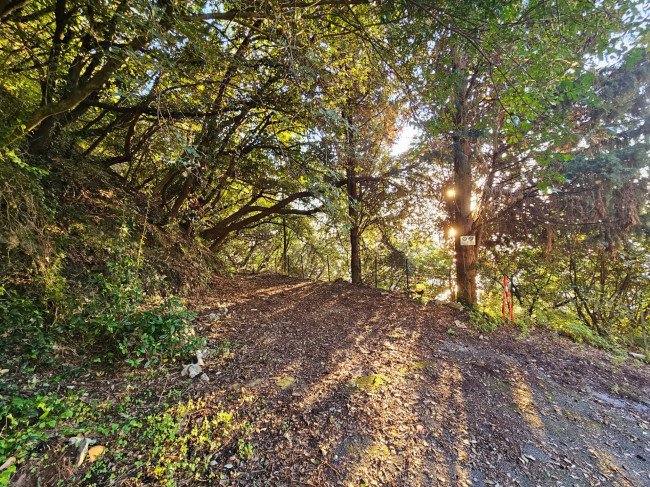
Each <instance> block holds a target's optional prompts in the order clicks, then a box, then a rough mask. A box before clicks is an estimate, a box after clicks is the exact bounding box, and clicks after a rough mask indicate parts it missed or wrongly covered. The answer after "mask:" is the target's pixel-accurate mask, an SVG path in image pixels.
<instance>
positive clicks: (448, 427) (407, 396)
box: [193, 276, 650, 486]
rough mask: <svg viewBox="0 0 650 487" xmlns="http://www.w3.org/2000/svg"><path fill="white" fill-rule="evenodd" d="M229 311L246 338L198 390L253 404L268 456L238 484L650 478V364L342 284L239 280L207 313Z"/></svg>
mask: <svg viewBox="0 0 650 487" xmlns="http://www.w3.org/2000/svg"><path fill="white" fill-rule="evenodd" d="M217 305H221V306H227V307H228V309H229V311H232V316H231V317H230V318H228V319H226V320H224V321H221V322H218V323H216V324H214V325H209V326H208V327H207V328H206V332H207V333H208V335H209V336H210V338H211V340H214V342H213V343H218V342H221V341H223V340H228V341H230V342H235V343H236V344H237V345H238V346H237V349H236V352H235V354H234V357H233V358H232V359H230V360H227V361H225V362H224V363H220V364H218V365H215V367H214V368H213V369H210V368H209V367H208V374H209V375H210V376H211V377H215V380H214V381H213V382H211V383H210V384H209V385H208V386H205V385H202V384H201V385H197V386H196V389H195V390H194V391H193V393H194V394H203V393H204V390H205V389H207V388H209V389H212V390H215V389H216V390H217V391H218V392H220V393H222V394H224V395H225V396H226V397H227V396H228V395H229V394H230V396H231V400H233V401H237V399H238V395H239V396H241V395H242V394H243V395H246V396H247V397H248V400H249V401H250V403H251V404H257V405H258V406H257V408H256V409H255V410H251V411H248V414H249V415H250V420H251V422H252V423H254V424H255V425H256V428H257V430H259V432H258V433H256V434H254V435H253V439H252V442H253V445H254V447H255V450H256V451H259V452H263V455H264V456H265V457H266V458H267V461H266V462H265V463H264V465H263V466H262V465H260V464H259V463H255V462H247V463H242V465H240V466H238V468H237V472H236V473H235V474H234V475H233V480H235V482H234V483H235V484H236V485H304V484H307V485H363V484H369V485H396V486H406V485H413V486H415V485H418V486H429V485H441V486H446V485H497V484H498V485H522V486H529V485H530V486H534V485H621V486H630V485H638V486H642V485H649V484H650V463H649V462H648V460H650V442H649V441H648V440H649V436H648V434H649V433H648V432H649V430H650V394H649V392H650V368H649V367H647V366H645V365H640V364H638V363H637V364H636V365H634V364H630V361H629V360H628V361H626V362H625V364H621V365H617V364H616V363H615V362H614V360H613V358H612V357H611V356H610V355H608V354H606V353H604V352H601V351H599V350H595V349H592V348H588V347H585V346H580V345H576V344H573V343H571V342H569V341H568V340H566V339H564V338H557V337H554V336H552V335H551V334H550V333H548V332H547V331H543V330H542V331H533V332H532V333H530V334H529V335H528V336H526V337H524V338H520V339H519V340H516V339H515V337H516V336H517V335H519V331H518V330H516V329H513V328H505V327H504V328H501V329H500V330H499V331H497V332H496V333H492V334H489V335H482V336H481V335H479V333H478V332H477V331H475V330H474V329H472V328H471V326H470V325H468V324H466V328H462V327H459V326H457V325H456V324H455V321H456V320H461V321H463V322H465V323H467V318H468V317H467V315H466V314H464V313H460V312H457V311H455V310H452V309H450V308H448V307H445V306H420V305H418V304H416V303H415V302H413V301H412V300H410V299H408V298H406V297H405V296H403V295H402V294H399V293H387V292H382V291H378V290H374V289H369V288H366V287H357V286H352V285H350V284H346V283H335V284H328V283H322V282H305V281H301V280H297V279H291V278H286V277H278V276H252V277H247V278H239V279H236V280H234V281H231V282H224V286H223V287H222V289H221V290H220V291H218V292H216V293H215V294H214V295H213V296H211V297H210V298H208V299H207V302H206V303H205V306H204V310H203V314H204V315H205V314H207V313H209V312H210V311H211V308H215V307H216V306H217ZM450 328H453V329H454V331H455V332H456V335H452V334H450V333H448V332H447V331H448V330H449V329H450ZM217 373H219V375H217V376H215V374H217ZM372 374H382V377H383V376H386V378H384V380H382V381H379V382H382V383H379V384H378V385H376V386H375V385H374V384H373V387H370V388H366V389H367V390H364V389H358V390H357V391H355V390H353V389H351V388H350V387H347V385H349V382H350V381H352V380H354V379H358V378H362V377H366V376H369V375H372ZM285 376H288V377H292V378H294V379H295V380H296V386H295V387H294V388H292V389H282V388H280V387H278V386H277V385H276V380H277V379H278V378H282V377H285ZM375 384H377V381H376V382H375ZM240 386H242V387H243V389H242V388H240ZM233 390H234V391H237V392H236V393H234V394H233V393H232V391H233ZM250 396H253V397H252V398H251V397H250ZM283 425H284V428H283ZM223 460H224V461H226V460H227V459H226V458H224V459H223Z"/></svg>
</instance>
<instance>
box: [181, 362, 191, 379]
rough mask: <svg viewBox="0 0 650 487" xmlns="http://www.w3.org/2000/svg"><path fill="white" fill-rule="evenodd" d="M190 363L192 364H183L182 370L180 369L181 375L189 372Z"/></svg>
mask: <svg viewBox="0 0 650 487" xmlns="http://www.w3.org/2000/svg"><path fill="white" fill-rule="evenodd" d="M190 365H192V364H187V365H184V366H183V370H182V371H181V375H182V376H183V377H185V376H186V375H188V374H189V369H190Z"/></svg>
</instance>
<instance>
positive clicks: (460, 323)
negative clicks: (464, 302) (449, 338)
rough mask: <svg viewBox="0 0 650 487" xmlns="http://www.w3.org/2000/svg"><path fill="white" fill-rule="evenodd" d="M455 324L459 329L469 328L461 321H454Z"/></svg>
mask: <svg viewBox="0 0 650 487" xmlns="http://www.w3.org/2000/svg"><path fill="white" fill-rule="evenodd" d="M454 324H455V325H456V326H457V327H458V328H467V325H466V324H465V323H463V322H462V321H460V320H456V321H454Z"/></svg>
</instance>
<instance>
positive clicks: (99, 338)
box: [71, 248, 204, 366]
mask: <svg viewBox="0 0 650 487" xmlns="http://www.w3.org/2000/svg"><path fill="white" fill-rule="evenodd" d="M118 252H120V253H121V254H122V257H121V259H120V260H118V261H116V262H111V263H109V264H107V266H106V267H107V270H106V272H105V274H95V275H93V276H92V277H91V282H92V285H93V287H94V289H93V294H92V297H91V298H90V300H89V301H88V302H81V303H80V306H79V307H78V308H77V310H76V312H75V313H74V315H73V316H72V318H71V324H72V328H73V329H74V330H75V331H77V332H80V331H81V332H83V333H85V334H86V335H90V338H91V343H92V344H93V345H97V344H99V345H100V354H101V356H102V358H105V359H108V360H109V361H113V360H114V359H115V358H116V357H117V356H122V357H123V358H125V360H126V361H127V363H129V364H130V365H134V366H137V365H145V366H147V365H150V364H158V363H161V362H164V361H167V360H173V359H175V358H177V357H179V356H182V355H184V354H188V353H190V352H191V351H192V350H195V349H196V348H199V347H201V346H203V345H204V344H203V341H202V340H201V339H199V338H198V337H197V336H196V335H195V334H194V331H193V328H192V325H191V322H192V320H193V319H194V317H195V314H194V313H191V312H189V311H187V309H186V308H185V305H184V303H183V302H182V301H181V300H179V299H177V298H169V299H165V300H163V299H156V298H153V297H150V296H148V295H147V294H146V292H145V290H144V288H143V284H142V280H141V278H140V272H139V271H140V268H139V266H138V264H137V262H136V259H134V256H133V255H132V254H131V253H129V251H128V250H127V249H124V248H118Z"/></svg>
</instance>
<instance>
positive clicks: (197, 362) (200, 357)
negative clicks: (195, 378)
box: [196, 350, 205, 367]
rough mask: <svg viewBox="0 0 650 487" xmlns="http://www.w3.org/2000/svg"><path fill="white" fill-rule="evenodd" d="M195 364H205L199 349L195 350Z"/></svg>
mask: <svg viewBox="0 0 650 487" xmlns="http://www.w3.org/2000/svg"><path fill="white" fill-rule="evenodd" d="M196 365H200V366H201V367H203V366H204V365H205V362H204V361H203V351H201V350H197V351H196Z"/></svg>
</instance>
